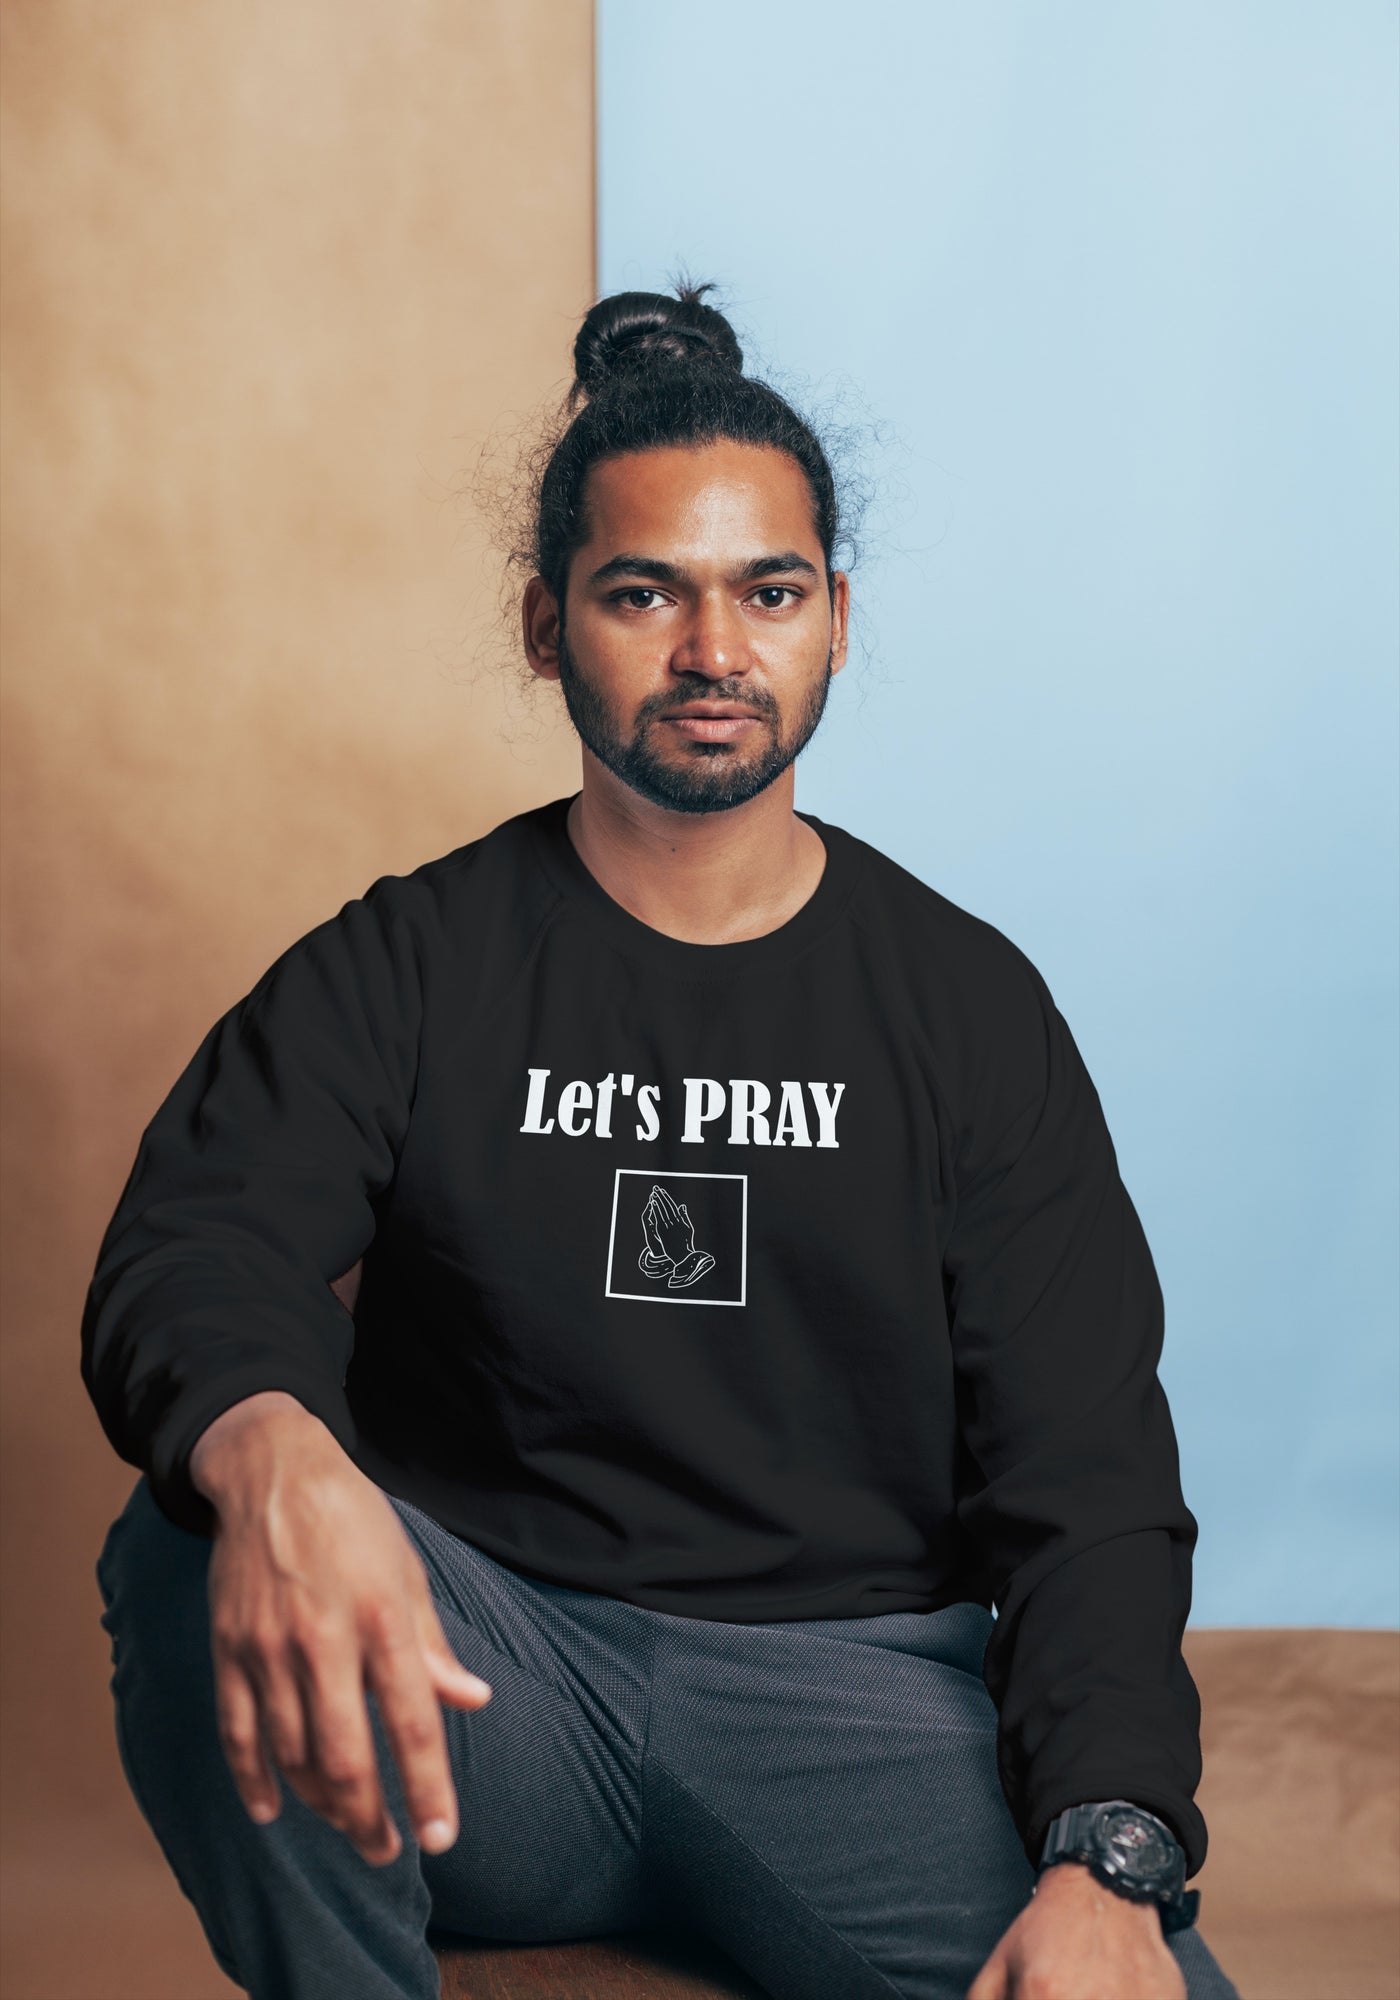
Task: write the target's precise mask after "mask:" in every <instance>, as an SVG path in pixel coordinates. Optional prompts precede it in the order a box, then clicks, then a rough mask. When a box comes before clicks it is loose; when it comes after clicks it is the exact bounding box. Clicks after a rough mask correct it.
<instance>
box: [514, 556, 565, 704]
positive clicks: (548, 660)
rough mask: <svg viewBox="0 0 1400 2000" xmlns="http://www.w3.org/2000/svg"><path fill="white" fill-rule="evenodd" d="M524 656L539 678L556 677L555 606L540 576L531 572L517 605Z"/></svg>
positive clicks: (557, 653)
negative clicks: (531, 574)
mask: <svg viewBox="0 0 1400 2000" xmlns="http://www.w3.org/2000/svg"><path fill="white" fill-rule="evenodd" d="M520 622H521V633H522V637H523V638H524V641H525V657H526V659H527V660H528V661H529V662H530V666H531V668H532V670H533V671H534V672H535V673H537V674H538V675H539V677H540V679H541V680H545V681H557V680H558V678H559V635H560V625H559V606H558V605H557V604H556V603H555V601H554V592H553V591H552V590H551V589H550V587H549V585H548V584H547V583H546V582H545V580H544V578H543V577H542V576H532V577H531V578H530V581H529V582H528V583H527V584H526V586H525V597H524V601H523V603H522V604H521V607H520Z"/></svg>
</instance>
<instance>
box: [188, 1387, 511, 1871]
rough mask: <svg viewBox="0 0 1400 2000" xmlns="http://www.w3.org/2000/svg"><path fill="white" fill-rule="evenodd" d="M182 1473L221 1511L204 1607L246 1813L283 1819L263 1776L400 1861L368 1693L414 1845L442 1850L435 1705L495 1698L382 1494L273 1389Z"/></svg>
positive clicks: (452, 1816) (442, 1786)
mask: <svg viewBox="0 0 1400 2000" xmlns="http://www.w3.org/2000/svg"><path fill="white" fill-rule="evenodd" d="M190 1476H191V1479H192V1480H193V1482H194V1484H195V1486H196V1487H197V1488H198V1489H199V1490H200V1491H201V1492H202V1493H204V1494H205V1495H206V1497H207V1498H208V1499H209V1500H210V1501H211V1502H212V1503H213V1505H214V1507H215V1510H216V1512H217V1514H218V1528H217V1532H216V1534H215V1538H214V1548H213V1553H212V1555H211V1557H210V1563H209V1613H210V1635H211V1642H212V1649H213V1658H214V1676H215V1689H216V1697H215V1698H216V1706H217V1711H218V1723H219V1737H220V1741H221V1742H222V1744H223V1750H224V1755H225V1757H226V1758H227V1760H228V1765H229V1769H230V1771H231V1772H232V1773H233V1780H234V1783H235V1785H236V1786H237V1787H238V1792H239V1796H240V1797H241V1799H242V1800H243V1804H244V1806H245V1807H246V1809H247V1811H248V1813H249V1815H250V1816H251V1817H252V1818H253V1819H255V1820H257V1821H258V1822H259V1823H260V1824H261V1823H265V1822H266V1821H268V1820H273V1819H275V1818H276V1817H277V1814H278V1811H279V1809H280V1807H281V1794H280V1792H279V1789H278V1782H277V1776H276V1770H275V1769H274V1766H275V1767H277V1768H278V1769H280V1770H281V1773H282V1775H283V1777H284V1778H285V1779H286V1781H287V1783H288V1784H289V1785H290V1786H291V1788H292V1790H293V1791H294V1792H295V1793H296V1794H297V1796H298V1797H299V1798H300V1799H302V1800H304V1801H305V1803H306V1804H307V1805H309V1806H310V1807H312V1809H313V1810H314V1811H316V1812H319V1813H320V1814H321V1815H322V1816H323V1818H325V1819H327V1820H328V1821H329V1822H330V1824H331V1825H332V1826H334V1827H338V1828H339V1829H340V1830H341V1831H342V1832H343V1833H345V1834H346V1835H347V1836H348V1837H349V1839H350V1840H351V1841H352V1843H353V1844H354V1846H355V1847H356V1848H358V1850H359V1852H360V1853H361V1854H362V1855H363V1857H364V1859H365V1860H366V1861H369V1862H371V1863H373V1864H374V1865H376V1866H380V1865H383V1864H385V1863H388V1862H390V1861H393V1860H395V1859H396V1858H397V1856H398V1854H399V1853H400V1851H401V1849H402V1847H403V1842H402V1840H401V1839H400V1837H399V1832H398V1828H397V1827H396V1826H395V1824H394V1819H393V1815H392V1814H391V1813H390V1811H389V1809H388V1806H387V1804H386V1802H385V1799H384V1794H383V1790H382V1788H381V1785H380V1777H379V1765H378V1760H377V1758H376V1755H375V1745H374V1737H373V1734H372V1731H371V1727H370V1717H369V1710H368V1707H367V1705H366V1702H365V1689H366V1687H369V1688H370V1689H372V1690H373V1693H374V1696H375V1699H376V1701H377V1703H378V1706H379V1711H380V1714H381V1716H382V1718H383V1721H384V1724H385V1727H386V1729H387V1732H388V1736H389V1741H390V1744H391V1746H392V1749H393V1753H394V1760H395V1763H396V1764H397V1766H398V1769H399V1772H400V1774H401V1775H402V1778H403V1785H404V1793H405V1797H406V1799H407V1802H408V1808H409V1812H410V1815H411V1818H412V1823H413V1827H414V1831H415V1834H416V1837H417V1839H418V1842H419V1845H420V1846H421V1847H423V1848H425V1849H426V1850H427V1851H428V1852H429V1853H433V1854H439V1853H441V1852H442V1851H443V1849H445V1848H448V1847H450V1846H451V1845H452V1843H453V1841H455V1840H456V1838H457V1831H458V1825H457V1793H456V1786H455V1784H454V1783H453V1778H452V1770H451V1765H450V1762H449V1759H448V1755H447V1740H446V1733H445V1731H444V1728H443V1721H442V1711H441V1709H440V1708H439V1706H438V1704H439V1703H440V1702H444V1701H446V1702H450V1703H452V1705H453V1706H454V1707H456V1708H480V1707H481V1706H482V1705H483V1704H484V1703H485V1702H487V1701H489V1700H490V1698H491V1689H490V1687H489V1686H488V1685H487V1683H486V1682H485V1681H483V1680H479V1679H478V1678H477V1676H476V1675H475V1674H470V1673H468V1672H467V1670H466V1668H465V1667H463V1666H462V1665H461V1664H460V1663H459V1662H458V1660H457V1659H456V1657H455V1655H454V1654H453V1652H452V1649H451V1647H450V1646H449V1645H448V1643H447V1639H446V1637H445V1635H444V1633H443V1630H442V1626H441V1624H440V1623H439V1621H438V1615H437V1610H436V1607H435V1606H434V1604H433V1600H432V1594H431V1592H430V1590H429V1588H428V1580H427V1576H426V1574H425V1572H424V1569H423V1564H422V1562H421V1560H420V1559H419V1556H418V1554H417V1551H416V1550H415V1549H414V1547H413V1544H412V1543H411V1542H410V1540H409V1538H408V1536H407V1535H406V1534H405V1533H404V1529H403V1525H402V1523H401V1522H400V1520H399V1518H398V1516H397V1514H396V1513H395V1512H394V1510H393V1508H392V1507H391V1506H390V1504H389V1501H388V1499H387V1497H386V1496H385V1494H384V1493H382V1492H381V1491H380V1489H379V1487H377V1486H376V1485H375V1484H374V1482H373V1481H372V1480H370V1479H367V1478H366V1477H365V1475H364V1474H363V1473H362V1472H361V1471H360V1470H359V1468H358V1466H356V1465H355V1464H354V1463H353V1462H352V1460H351V1459H350V1458H349V1457H348V1456H347V1454H346V1453H345V1452H344V1451H343V1450H342V1449H341V1447H340V1445H339V1444H338V1443H337V1442H336V1440H335V1438H334V1437H332V1435H331V1433H330V1432H329V1431H328V1430H327V1428H326V1426H325V1425H324V1424H323V1423H322V1422H321V1420H320V1418H319V1417H315V1416H313V1415H312V1414H311V1413H310V1411H308V1410H307V1409H305V1408H304V1407H303V1405H302V1404H300V1403H299V1402H297V1400H296V1399H295V1397H293V1396H289V1395H286V1394H284V1393H283V1392H282V1391H280V1390H267V1391H263V1392H261V1393H260V1394H258V1395H255V1396H250V1397H247V1398H246V1399H245V1400H244V1401H243V1402H241V1403H237V1404H235V1405H234V1406H233V1407H232V1408H231V1409H229V1410H226V1411H225V1412H224V1413H223V1415H222V1416H220V1417H218V1418H216V1419H215V1421H214V1422H213V1423H212V1424H211V1425H210V1426H209V1428H208V1430H206V1431H205V1432H204V1434H203V1435H202V1436H201V1437H200V1439H199V1442H198V1443H197V1444H196V1446H195V1449H194V1452H193V1454H192V1455H191V1458H190Z"/></svg>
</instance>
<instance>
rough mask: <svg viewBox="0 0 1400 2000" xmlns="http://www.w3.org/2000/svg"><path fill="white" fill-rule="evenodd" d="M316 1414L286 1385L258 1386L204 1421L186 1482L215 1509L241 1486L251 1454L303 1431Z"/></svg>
mask: <svg viewBox="0 0 1400 2000" xmlns="http://www.w3.org/2000/svg"><path fill="white" fill-rule="evenodd" d="M312 1426H314V1427H315V1428H317V1429H320V1430H324V1429H325V1426H324V1425H323V1424H322V1423H321V1422H320V1419H319V1418H318V1417H315V1416H313V1414H312V1412H311V1411H310V1410H308V1409H307V1407H306V1405H305V1404H304V1403H302V1402H299V1401H298V1400H297V1398H296V1397H295V1396H293V1395H292V1394H291V1393H290V1391H289V1390H286V1389H259V1390H258V1391H256V1393H255V1394H253V1395H251V1396H244V1397H242V1398H241V1399H240V1400H239V1401H238V1402H236V1403H230V1405H229V1407H228V1408H227V1409H226V1410H223V1411H221V1412H220V1414H219V1415H218V1416H217V1417H215V1418H214V1420H213V1422H212V1423H210V1424H207V1425H206V1426H205V1428H204V1430H202V1431H201V1432H200V1434H199V1437H198V1438H197V1439H196V1440H195V1444H194V1448H193V1450H192V1451H191V1452H190V1456H189V1475H190V1484H191V1485H192V1486H193V1487H194V1489H195V1491H196V1492H198V1493H202V1494H203V1495H204V1498H205V1499H206V1500H208V1501H209V1503H210V1504H211V1506H213V1507H214V1508H215V1509H218V1508H220V1507H222V1506H225V1505H227V1504H228V1502H229V1501H230V1500H231V1499H233V1498H235V1497H236V1496H237V1495H238V1494H239V1493H240V1492H241V1490H242V1488H243V1485H244V1482H245V1477H246V1475H247V1473H248V1471H249V1469H250V1467H251V1466H252V1463H253V1459H254V1455H255V1452H256V1451H257V1450H259V1449H260V1448H261V1447H262V1446H263V1444H265V1443H266V1442H267V1441H269V1440H270V1439H272V1438H274V1437H275V1436H276V1435H277V1434H279V1433H285V1434H287V1435H291V1436H298V1437H300V1436H301V1435H304V1434H305V1432H306V1431H307V1430H308V1428H310V1427H312Z"/></svg>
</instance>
